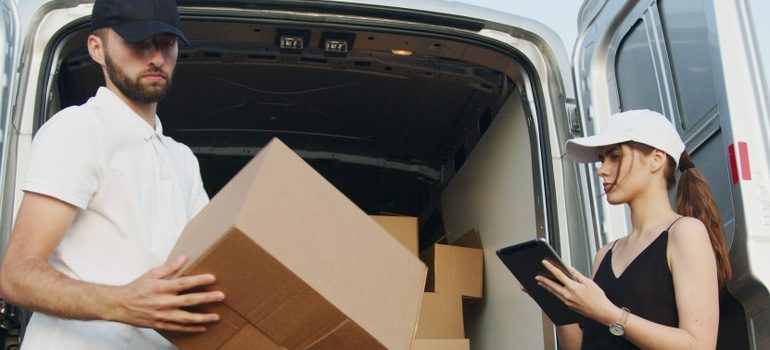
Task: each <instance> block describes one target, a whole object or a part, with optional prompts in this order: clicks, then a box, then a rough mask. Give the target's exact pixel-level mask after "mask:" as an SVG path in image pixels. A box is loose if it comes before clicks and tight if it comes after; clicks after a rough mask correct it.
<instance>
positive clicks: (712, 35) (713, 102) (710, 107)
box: [573, 0, 770, 349]
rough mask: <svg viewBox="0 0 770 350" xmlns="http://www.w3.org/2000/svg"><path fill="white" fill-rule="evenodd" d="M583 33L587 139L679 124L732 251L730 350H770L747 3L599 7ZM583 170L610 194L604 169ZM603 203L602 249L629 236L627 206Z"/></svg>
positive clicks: (767, 151) (769, 183) (592, 6)
mask: <svg viewBox="0 0 770 350" xmlns="http://www.w3.org/2000/svg"><path fill="white" fill-rule="evenodd" d="M578 25H579V30H580V34H579V37H578V40H577V43H576V46H575V52H574V55H573V69H574V76H575V85H576V94H577V98H578V103H579V105H580V115H581V118H582V120H581V122H582V123H581V125H580V127H582V130H577V131H578V132H577V133H579V134H580V133H583V134H586V135H588V134H593V133H595V131H596V130H597V128H600V127H601V126H602V125H604V123H605V122H606V119H607V117H608V116H609V115H610V114H612V113H615V112H619V111H624V110H630V109H639V108H647V109H652V110H656V111H659V112H662V113H663V114H665V115H667V116H669V117H670V118H672V121H673V122H674V124H675V125H676V126H677V128H678V130H679V132H680V134H681V135H682V136H683V139H684V140H685V144H686V145H687V151H688V152H690V154H691V155H692V157H693V160H694V163H695V164H696V166H697V167H698V169H699V170H701V171H702V172H703V173H704V175H705V176H706V178H707V180H708V181H709V183H710V184H711V188H712V191H713V192H714V195H715V197H716V200H717V204H718V207H719V211H720V213H721V215H722V220H723V224H724V228H725V233H726V235H727V237H726V238H727V242H728V245H729V247H730V259H731V262H732V266H733V279H732V281H731V282H730V283H729V284H728V286H727V293H723V296H722V300H721V319H720V340H719V348H730V349H745V348H751V349H770V296H769V295H768V290H767V285H768V284H769V283H770V258H768V254H767V252H768V251H770V230H768V225H770V191H768V189H770V179H769V178H768V176H769V175H770V167H769V166H768V156H769V155H770V143H768V140H770V135H768V132H770V127H769V125H768V122H769V119H770V118H769V117H770V116H768V100H767V88H766V84H765V83H764V81H763V79H764V78H763V77H764V75H763V74H762V71H761V70H762V65H761V62H760V61H759V55H758V54H757V51H756V47H757V45H756V39H755V37H754V34H753V28H752V23H751V17H750V11H749V8H748V4H747V2H746V1H743V0H736V1H721V0H648V1H636V0H634V1H631V0H628V1H606V0H595V1H594V0H588V1H586V2H585V3H584V4H583V7H582V9H581V12H580V17H579V20H578ZM581 172H583V174H584V176H585V177H586V178H588V179H590V182H591V183H592V184H593V189H594V191H593V193H601V191H599V188H598V181H595V175H594V174H595V172H594V169H593V168H592V166H588V167H585V168H584V169H582V170H581ZM671 196H672V198H673V196H674V193H672V195H671ZM593 203H598V204H595V205H597V207H596V208H595V210H594V213H595V217H594V219H595V220H596V222H597V227H600V228H601V229H600V230H599V232H597V234H596V237H594V239H596V240H597V246H601V245H603V244H606V243H607V242H610V241H612V240H614V239H615V238H618V237H620V236H622V235H624V234H625V233H626V232H628V229H629V227H630V223H629V220H628V219H627V215H626V213H625V209H623V208H622V207H610V206H608V205H607V204H606V203H605V202H604V201H602V198H600V197H598V196H594V201H593Z"/></svg>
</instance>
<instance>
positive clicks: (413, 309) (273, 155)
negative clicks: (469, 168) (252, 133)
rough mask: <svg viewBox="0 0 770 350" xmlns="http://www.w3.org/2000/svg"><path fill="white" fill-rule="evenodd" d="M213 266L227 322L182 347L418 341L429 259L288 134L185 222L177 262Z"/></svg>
mask: <svg viewBox="0 0 770 350" xmlns="http://www.w3.org/2000/svg"><path fill="white" fill-rule="evenodd" d="M182 254H184V255H187V256H188V257H189V258H190V260H191V261H192V263H191V264H189V265H188V266H186V267H185V268H184V270H183V271H182V272H181V273H180V274H184V275H190V274H199V273H213V274H214V275H216V277H217V282H216V283H215V284H214V285H212V286H210V287H207V288H206V289H207V290H222V291H223V292H224V293H225V295H226V299H225V301H224V302H222V303H216V304H213V305H205V306H200V307H198V308H195V309H194V310H198V311H206V312H209V311H211V312H217V313H218V314H219V315H220V316H221V317H220V318H221V320H220V321H219V322H217V323H214V324H212V325H210V326H209V327H208V328H209V330H208V331H207V332H205V333H202V334H180V333H172V332H165V333H164V335H165V336H166V337H167V338H168V339H169V340H170V341H171V342H172V343H174V344H175V345H176V346H178V347H179V348H180V349H183V350H188V349H207V350H211V349H241V350H245V349H288V350H304V349H308V350H344V349H350V350H361V349H367V350H369V349H371V350H378V349H382V350H385V349H388V350H408V349H410V348H411V346H412V341H413V338H414V333H415V328H416V323H417V315H418V311H419V308H420V302H421V298H422V292H423V287H424V283H425V282H424V281H425V276H426V267H425V265H423V264H422V263H421V262H420V261H419V260H418V259H417V258H415V257H414V256H412V255H411V254H410V253H409V251H407V250H406V249H403V247H401V246H400V243H399V242H398V241H396V240H394V239H393V238H392V237H390V236H389V234H388V233H387V232H385V230H384V229H383V228H382V227H380V226H379V225H378V224H377V223H375V222H374V221H373V220H372V219H371V218H369V217H368V216H367V215H366V214H365V213H364V212H363V211H361V210H360V209H359V208H358V207H356V206H355V205H354V204H353V203H352V202H350V200H348V199H347V198H346V197H345V196H344V195H343V194H342V193H340V192H339V191H338V190H337V189H335V188H334V187H333V186H332V185H331V184H330V183H328V182H327V181H326V180H325V179H324V178H323V177H322V176H321V175H319V174H318V173H316V172H315V171H314V170H313V169H312V168H311V167H310V166H309V165H308V164H306V163H305V162H304V161H303V160H302V159H301V158H300V157H299V156H297V155H296V154H295V153H294V152H292V151H291V150H290V149H289V148H288V147H286V146H285V145H284V144H283V143H281V142H280V141H278V140H275V139H274V140H273V141H271V142H270V143H269V144H268V145H267V146H265V148H264V149H263V150H262V151H261V152H260V153H259V154H258V155H257V156H256V157H255V158H254V159H253V160H252V161H251V162H249V163H248V164H247V165H246V166H245V167H244V168H243V169H242V170H241V171H240V172H239V173H238V174H237V175H236V176H235V177H234V178H233V179H232V180H231V181H230V182H229V183H228V184H227V185H226V186H225V187H224V188H223V189H222V190H221V191H220V192H219V193H218V194H217V195H216V196H215V197H214V198H213V199H212V200H211V202H210V203H209V205H208V206H207V207H206V208H204V209H203V210H202V211H201V212H200V213H199V214H198V215H196V216H195V217H194V218H193V219H192V220H191V221H190V223H188V225H187V226H186V227H185V230H184V232H183V233H182V235H181V237H180V238H179V241H178V242H177V244H176V246H175V247H174V249H173V251H172V252H171V254H170V256H169V260H172V259H174V258H176V257H177V256H179V255H182Z"/></svg>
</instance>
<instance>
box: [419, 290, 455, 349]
mask: <svg viewBox="0 0 770 350" xmlns="http://www.w3.org/2000/svg"><path fill="white" fill-rule="evenodd" d="M415 338H417V339H457V338H465V329H464V324H463V299H462V297H461V296H460V295H459V294H447V293H430V292H426V293H425V294H423V296H422V307H421V308H420V317H419V319H418V321H417V335H416V337H415Z"/></svg>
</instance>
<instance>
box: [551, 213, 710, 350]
mask: <svg viewBox="0 0 770 350" xmlns="http://www.w3.org/2000/svg"><path fill="white" fill-rule="evenodd" d="M668 248H669V249H668V255H669V266H670V268H671V273H672V276H673V279H674V289H675V293H676V294H675V296H676V303H677V311H678V315H679V327H678V328H677V327H668V326H664V325H661V324H657V323H654V322H651V321H648V320H645V319H643V318H641V317H639V316H636V315H634V310H631V314H630V315H629V317H628V320H627V322H626V325H625V334H624V336H625V337H626V338H627V339H628V340H629V341H631V342H632V343H634V344H636V345H637V346H639V347H640V348H642V349H650V350H652V349H656V350H663V349H677V350H679V349H714V348H715V347H716V336H717V329H718V325H719V289H718V282H717V271H716V260H715V258H714V253H713V251H712V249H711V243H710V241H709V238H708V234H707V232H706V228H705V227H704V226H703V224H702V223H701V222H700V221H699V220H697V219H693V218H685V219H683V220H681V222H679V223H678V224H677V225H676V229H675V230H671V231H670V234H669V243H668ZM544 265H545V266H546V267H547V268H548V269H549V270H550V271H551V273H553V274H554V276H556V278H557V279H558V280H559V282H561V285H560V284H559V283H557V282H555V281H552V280H549V279H547V278H543V277H538V281H539V282H540V283H541V285H543V286H544V287H545V288H546V289H548V290H549V291H550V292H551V293H553V294H554V295H555V296H556V297H558V298H559V299H561V300H562V301H564V303H565V304H566V305H567V306H569V307H570V308H572V309H574V310H575V311H577V312H579V313H581V314H583V315H585V316H587V317H590V318H591V319H593V320H595V321H597V322H599V323H601V324H607V325H609V324H612V323H615V322H617V321H618V319H619V318H620V315H621V314H622V311H621V309H620V307H622V306H623V305H620V306H618V305H614V304H613V303H612V302H610V301H609V299H607V297H606V296H605V294H604V291H602V289H601V288H599V286H597V285H596V283H594V282H593V281H592V280H590V279H588V278H586V277H584V276H582V275H581V274H580V273H579V272H578V271H577V270H574V269H573V273H574V274H575V276H577V280H572V279H570V278H569V277H567V276H566V275H564V274H563V273H562V272H561V271H559V269H557V268H555V267H554V266H552V265H550V264H548V263H547V262H544Z"/></svg>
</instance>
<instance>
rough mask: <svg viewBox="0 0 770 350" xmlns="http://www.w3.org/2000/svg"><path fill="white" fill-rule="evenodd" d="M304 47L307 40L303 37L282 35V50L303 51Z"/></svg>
mask: <svg viewBox="0 0 770 350" xmlns="http://www.w3.org/2000/svg"><path fill="white" fill-rule="evenodd" d="M304 47H305V40H304V39H303V38H302V37H301V36H294V35H281V49H284V50H302V49H303V48H304Z"/></svg>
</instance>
